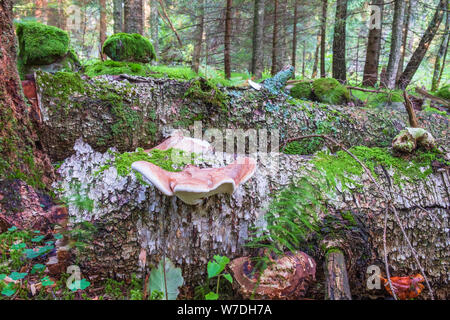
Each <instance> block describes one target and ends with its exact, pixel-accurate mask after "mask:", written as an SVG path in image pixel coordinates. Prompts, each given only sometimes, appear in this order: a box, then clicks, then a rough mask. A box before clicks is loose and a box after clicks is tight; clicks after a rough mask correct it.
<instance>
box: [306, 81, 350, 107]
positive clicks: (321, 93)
mask: <svg viewBox="0 0 450 320" xmlns="http://www.w3.org/2000/svg"><path fill="white" fill-rule="evenodd" d="M312 87H313V91H314V95H315V96H316V97H317V99H318V100H319V101H320V102H324V103H328V104H342V103H345V102H347V101H349V100H350V93H349V92H348V90H347V88H345V87H344V86H343V85H341V84H340V83H339V81H337V80H336V79H333V78H321V79H317V80H314V82H313V84H312Z"/></svg>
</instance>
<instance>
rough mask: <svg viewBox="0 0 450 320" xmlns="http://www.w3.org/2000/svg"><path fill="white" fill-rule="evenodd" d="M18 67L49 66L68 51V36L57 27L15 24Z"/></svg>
mask: <svg viewBox="0 0 450 320" xmlns="http://www.w3.org/2000/svg"><path fill="white" fill-rule="evenodd" d="M16 32H17V38H18V41H19V60H20V62H19V65H24V66H38V65H48V64H51V63H53V62H55V61H57V60H59V59H61V58H62V57H64V56H65V55H66V54H67V52H68V51H69V35H68V34H67V32H66V31H64V30H61V29H59V28H57V27H53V26H47V25H45V24H42V23H38V22H23V23H19V24H17V29H16Z"/></svg>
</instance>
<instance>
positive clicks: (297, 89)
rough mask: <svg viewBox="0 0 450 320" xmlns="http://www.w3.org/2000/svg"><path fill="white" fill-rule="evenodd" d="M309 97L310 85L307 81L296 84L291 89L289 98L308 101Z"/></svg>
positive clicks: (310, 92)
mask: <svg viewBox="0 0 450 320" xmlns="http://www.w3.org/2000/svg"><path fill="white" fill-rule="evenodd" d="M311 95H312V89H311V83H310V82H308V81H303V82H300V83H297V84H296V85H295V86H294V87H293V88H292V89H291V96H292V97H293V98H296V99H307V100H309V99H311Z"/></svg>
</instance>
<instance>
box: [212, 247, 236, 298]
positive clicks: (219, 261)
mask: <svg viewBox="0 0 450 320" xmlns="http://www.w3.org/2000/svg"><path fill="white" fill-rule="evenodd" d="M213 259H214V260H212V261H208V267H207V270H208V280H211V279H213V278H217V286H216V291H215V292H214V291H210V292H209V293H207V294H206V295H205V299H206V300H217V299H219V285H220V279H221V277H223V278H225V279H226V280H228V281H229V282H230V283H233V278H232V277H231V275H230V274H229V273H224V272H223V271H224V270H225V267H226V266H227V265H228V263H230V259H229V258H228V257H225V256H219V255H215V256H214V257H213Z"/></svg>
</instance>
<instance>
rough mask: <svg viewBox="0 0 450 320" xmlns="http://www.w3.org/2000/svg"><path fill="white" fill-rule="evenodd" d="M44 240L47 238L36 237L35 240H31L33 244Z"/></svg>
mask: <svg viewBox="0 0 450 320" xmlns="http://www.w3.org/2000/svg"><path fill="white" fill-rule="evenodd" d="M44 238H45V236H37V237H34V238H33V239H31V241H32V242H39V241H41V240H42V239H44Z"/></svg>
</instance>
